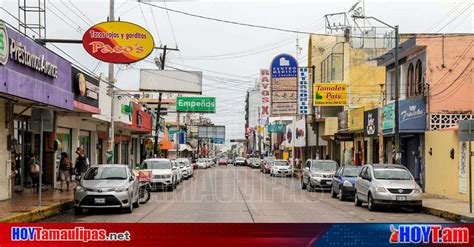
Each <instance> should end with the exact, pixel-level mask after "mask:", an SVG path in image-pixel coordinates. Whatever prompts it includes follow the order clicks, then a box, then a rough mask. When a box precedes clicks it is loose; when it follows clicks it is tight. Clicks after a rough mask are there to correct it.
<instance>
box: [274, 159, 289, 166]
mask: <svg viewBox="0 0 474 247" xmlns="http://www.w3.org/2000/svg"><path fill="white" fill-rule="evenodd" d="M274 165H276V166H289V164H288V161H284V160H277V161H275V164H274Z"/></svg>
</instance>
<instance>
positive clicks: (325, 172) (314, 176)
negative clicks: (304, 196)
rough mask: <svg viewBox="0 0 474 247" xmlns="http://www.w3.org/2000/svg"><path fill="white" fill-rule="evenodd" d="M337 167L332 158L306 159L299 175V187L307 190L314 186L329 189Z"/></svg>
mask: <svg viewBox="0 0 474 247" xmlns="http://www.w3.org/2000/svg"><path fill="white" fill-rule="evenodd" d="M337 168H338V165H337V162H336V161H334V160H307V161H306V163H305V166H304V168H303V176H301V188H302V189H307V190H308V191H311V190H312V189H313V188H314V187H317V188H321V189H330V188H331V184H332V178H333V177H334V174H335V173H336V171H337Z"/></svg>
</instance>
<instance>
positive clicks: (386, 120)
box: [383, 102, 395, 132]
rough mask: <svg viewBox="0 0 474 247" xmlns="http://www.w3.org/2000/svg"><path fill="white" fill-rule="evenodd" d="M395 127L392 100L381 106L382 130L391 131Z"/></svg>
mask: <svg viewBox="0 0 474 247" xmlns="http://www.w3.org/2000/svg"><path fill="white" fill-rule="evenodd" d="M394 128H395V104H394V103H393V102H392V103H390V104H387V105H385V106H384V107H383V131H384V132H392V131H393V129H394Z"/></svg>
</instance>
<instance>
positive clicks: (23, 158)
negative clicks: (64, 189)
mask: <svg viewBox="0 0 474 247" xmlns="http://www.w3.org/2000/svg"><path fill="white" fill-rule="evenodd" d="M0 33H1V34H3V35H1V36H0V38H1V39H2V40H1V42H2V44H4V45H3V46H2V50H0V96H2V97H1V98H2V100H0V109H2V110H0V119H3V120H4V121H2V122H3V123H5V124H4V125H2V127H1V128H0V129H1V130H0V140H1V141H0V144H3V145H1V148H0V163H4V164H8V167H7V169H5V170H2V172H0V181H2V182H0V200H2V199H7V198H10V197H11V195H12V194H11V193H10V192H11V191H14V190H22V189H23V188H24V187H28V186H30V185H31V183H30V174H29V168H28V161H29V159H30V156H31V155H32V154H33V155H35V156H36V157H37V158H38V159H39V157H40V152H41V150H40V148H39V146H40V145H39V144H40V143H41V140H40V133H39V131H32V129H35V128H34V127H35V126H33V124H32V122H31V115H32V112H33V111H36V110H35V109H36V107H38V106H41V108H42V109H46V110H49V111H48V112H49V115H48V116H50V118H49V119H48V121H49V122H48V127H51V128H48V130H50V131H44V139H43V144H44V145H43V146H44V149H43V150H42V152H41V153H42V157H43V160H42V161H43V183H44V184H53V181H54V176H55V172H54V171H55V165H54V164H55V162H54V160H55V153H56V150H55V145H54V143H55V142H54V141H55V136H56V131H55V128H54V125H55V122H56V117H57V115H58V114H64V113H66V112H68V111H71V110H73V94H72V92H71V63H70V62H68V61H67V60H65V59H63V58H62V57H60V56H58V55H56V54H55V53H53V52H52V51H50V50H48V49H47V48H46V47H43V46H41V45H39V44H37V43H36V42H34V41H33V40H31V39H29V38H28V37H25V36H23V35H22V34H20V33H19V32H17V31H15V30H14V29H13V28H10V27H8V26H6V25H5V24H4V23H3V22H0ZM66 148H67V147H66ZM11 175H13V176H11ZM10 178H12V179H13V183H12V180H10ZM14 184H15V185H16V186H13V185H14Z"/></svg>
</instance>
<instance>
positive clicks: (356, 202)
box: [354, 191, 362, 207]
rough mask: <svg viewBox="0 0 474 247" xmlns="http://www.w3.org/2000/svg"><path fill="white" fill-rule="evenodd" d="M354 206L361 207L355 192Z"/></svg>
mask: <svg viewBox="0 0 474 247" xmlns="http://www.w3.org/2000/svg"><path fill="white" fill-rule="evenodd" d="M354 205H355V206H356V207H360V206H362V202H361V201H360V200H359V196H358V195H357V191H355V194H354Z"/></svg>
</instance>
